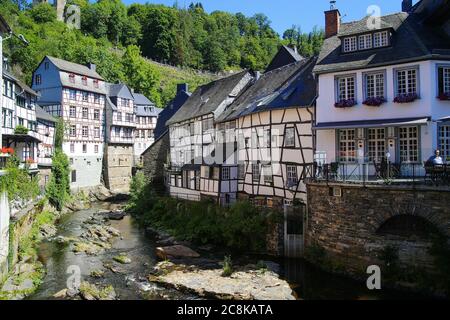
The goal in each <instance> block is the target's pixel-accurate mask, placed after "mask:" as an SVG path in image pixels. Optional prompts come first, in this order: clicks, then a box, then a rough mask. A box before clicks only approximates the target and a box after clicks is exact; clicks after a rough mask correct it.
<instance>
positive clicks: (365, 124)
mask: <svg viewBox="0 0 450 320" xmlns="http://www.w3.org/2000/svg"><path fill="white" fill-rule="evenodd" d="M430 119H431V118H429V117H427V118H403V119H382V120H361V121H341V122H322V123H318V124H317V125H316V126H314V127H313V130H326V129H351V128H373V127H399V126H413V125H425V124H427V122H428V121H430Z"/></svg>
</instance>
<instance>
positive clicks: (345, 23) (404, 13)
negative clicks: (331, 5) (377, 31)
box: [341, 12, 409, 26]
mask: <svg viewBox="0 0 450 320" xmlns="http://www.w3.org/2000/svg"><path fill="white" fill-rule="evenodd" d="M403 15H409V14H408V13H407V12H395V13H390V14H386V15H383V16H380V18H386V17H393V16H403ZM368 17H371V15H370V14H368V15H366V16H364V17H363V18H361V19H359V20H352V21H348V22H343V23H341V26H342V25H347V24H352V23H357V22H361V21H363V20H364V19H366V18H368Z"/></svg>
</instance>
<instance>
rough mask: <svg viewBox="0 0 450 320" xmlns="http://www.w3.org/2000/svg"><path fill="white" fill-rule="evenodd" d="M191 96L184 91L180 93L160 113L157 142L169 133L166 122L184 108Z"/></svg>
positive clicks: (157, 125)
mask: <svg viewBox="0 0 450 320" xmlns="http://www.w3.org/2000/svg"><path fill="white" fill-rule="evenodd" d="M190 96H191V94H190V93H189V92H186V91H184V90H181V91H178V92H177V94H176V96H175V97H174V98H173V99H172V100H171V101H170V102H169V103H168V104H167V106H166V107H165V108H164V109H163V110H162V111H161V112H160V113H159V115H158V121H157V122H156V127H155V130H153V134H154V135H155V141H156V140H158V139H159V138H160V137H162V136H163V135H164V133H166V132H167V125H166V122H167V121H168V120H169V119H170V118H172V116H173V115H174V114H175V113H176V112H177V111H178V110H179V109H180V108H181V107H182V106H183V104H184V103H185V102H186V101H187V99H189V97H190Z"/></svg>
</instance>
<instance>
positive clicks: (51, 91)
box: [32, 56, 107, 189]
mask: <svg viewBox="0 0 450 320" xmlns="http://www.w3.org/2000/svg"><path fill="white" fill-rule="evenodd" d="M32 88H33V89H34V90H36V91H37V92H39V94H40V97H39V105H40V106H42V108H43V109H44V110H45V111H47V112H48V113H50V114H51V115H52V116H54V117H62V118H63V120H64V122H65V123H66V124H67V127H68V130H67V134H66V135H65V138H64V142H63V151H64V152H65V153H66V154H67V155H68V157H69V161H70V167H71V176H70V182H71V183H70V185H71V188H72V189H77V188H83V187H93V186H97V185H100V184H101V182H102V180H101V177H102V164H103V149H104V141H105V138H104V136H105V114H104V113H105V98H106V93H107V88H106V84H105V81H104V80H103V78H102V77H101V76H100V75H99V74H98V73H97V72H96V67H95V65H93V64H90V65H89V66H84V65H80V64H76V63H73V62H69V61H65V60H62V59H58V58H54V57H49V56H46V57H45V58H44V59H43V60H42V61H41V63H40V64H39V66H38V67H37V68H36V70H35V71H34V72H33V84H32Z"/></svg>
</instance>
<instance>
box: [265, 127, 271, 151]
mask: <svg viewBox="0 0 450 320" xmlns="http://www.w3.org/2000/svg"><path fill="white" fill-rule="evenodd" d="M270 131H271V130H270V129H266V130H264V140H265V141H264V142H265V147H266V148H270V147H271V139H272V135H271V132H270Z"/></svg>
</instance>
